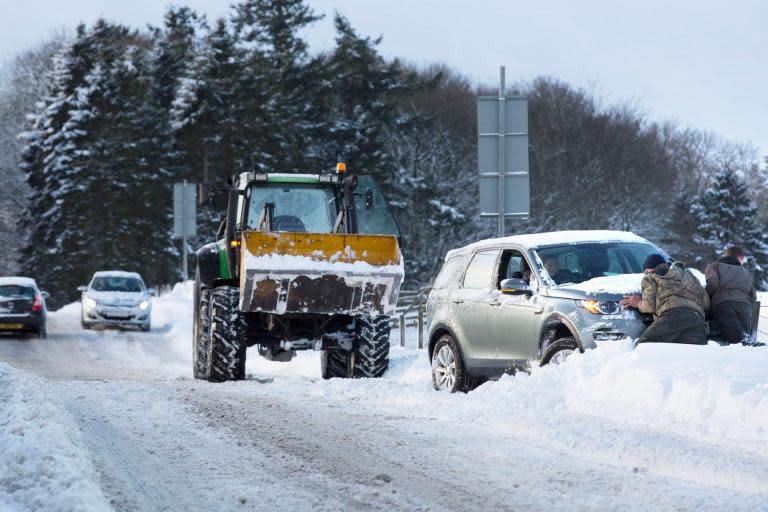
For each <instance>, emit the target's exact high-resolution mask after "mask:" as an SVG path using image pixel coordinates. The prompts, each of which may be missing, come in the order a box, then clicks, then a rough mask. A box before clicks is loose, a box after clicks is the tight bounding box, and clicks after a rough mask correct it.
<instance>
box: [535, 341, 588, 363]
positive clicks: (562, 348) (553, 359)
mask: <svg viewBox="0 0 768 512" xmlns="http://www.w3.org/2000/svg"><path fill="white" fill-rule="evenodd" d="M578 350H579V346H578V345H577V344H576V340H575V339H574V338H573V336H566V337H564V338H558V339H556V340H555V341H553V342H552V343H550V344H549V345H547V348H545V349H544V353H543V354H541V366H544V365H545V364H554V365H557V364H560V363H562V362H563V361H565V360H566V359H567V358H568V357H569V356H571V355H572V354H573V353H574V352H577V351H578Z"/></svg>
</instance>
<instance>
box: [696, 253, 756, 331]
mask: <svg viewBox="0 0 768 512" xmlns="http://www.w3.org/2000/svg"><path fill="white" fill-rule="evenodd" d="M744 259H745V258H744V251H743V250H742V249H741V247H735V246H731V247H728V249H726V250H725V254H724V255H723V257H722V258H720V259H719V260H717V262H715V263H712V264H710V265H709V266H708V267H707V269H706V270H705V272H704V275H705V276H706V277H707V293H708V294H709V297H710V301H711V302H712V309H711V310H710V316H711V318H712V324H713V326H714V327H715V329H717V332H718V333H720V336H722V337H723V338H724V339H725V341H727V342H728V343H741V342H745V341H749V339H750V335H751V333H752V305H753V304H754V303H755V301H756V300H757V294H756V293H755V280H754V278H753V277H752V274H751V273H750V272H749V271H748V270H747V269H746V268H744V267H743V265H744Z"/></svg>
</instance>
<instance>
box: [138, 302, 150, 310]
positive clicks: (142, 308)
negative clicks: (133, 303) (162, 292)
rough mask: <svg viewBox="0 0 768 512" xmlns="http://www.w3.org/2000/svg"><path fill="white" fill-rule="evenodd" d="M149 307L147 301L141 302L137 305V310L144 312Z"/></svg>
mask: <svg viewBox="0 0 768 512" xmlns="http://www.w3.org/2000/svg"><path fill="white" fill-rule="evenodd" d="M148 307H149V301H148V300H143V301H141V302H140V303H139V309H140V310H142V311H145V310H146V309H147V308H148Z"/></svg>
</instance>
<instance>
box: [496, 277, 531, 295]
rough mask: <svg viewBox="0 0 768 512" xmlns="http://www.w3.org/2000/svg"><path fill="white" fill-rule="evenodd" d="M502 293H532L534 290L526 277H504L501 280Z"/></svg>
mask: <svg viewBox="0 0 768 512" xmlns="http://www.w3.org/2000/svg"><path fill="white" fill-rule="evenodd" d="M501 293H503V294H504V295H531V294H533V290H531V286H530V285H529V284H528V283H526V282H525V280H524V279H515V278H510V279H504V280H503V281H502V282H501Z"/></svg>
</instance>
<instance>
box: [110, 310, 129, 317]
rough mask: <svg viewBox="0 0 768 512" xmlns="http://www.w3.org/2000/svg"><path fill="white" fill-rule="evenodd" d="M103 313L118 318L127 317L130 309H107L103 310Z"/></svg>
mask: <svg viewBox="0 0 768 512" xmlns="http://www.w3.org/2000/svg"><path fill="white" fill-rule="evenodd" d="M104 314H105V315H107V316H114V317H119V318H128V317H129V316H131V312H130V311H124V310H121V309H107V310H105V311H104Z"/></svg>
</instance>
